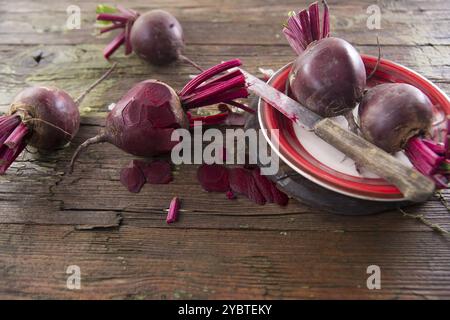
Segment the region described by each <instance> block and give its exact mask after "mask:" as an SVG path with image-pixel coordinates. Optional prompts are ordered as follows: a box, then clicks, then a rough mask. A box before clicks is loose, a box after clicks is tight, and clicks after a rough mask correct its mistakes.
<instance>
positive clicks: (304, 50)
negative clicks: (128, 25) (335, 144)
mask: <svg viewBox="0 0 450 320" xmlns="http://www.w3.org/2000/svg"><path fill="white" fill-rule="evenodd" d="M323 4H324V12H323V18H322V28H321V22H320V15H319V5H318V3H317V2H314V3H312V4H311V5H310V6H309V8H308V9H304V10H302V11H300V12H299V13H295V12H291V13H290V14H289V19H288V21H287V23H286V25H285V28H284V29H283V33H284V34H285V36H286V39H287V40H288V42H289V44H290V45H291V47H292V49H293V50H294V51H295V52H296V53H297V54H298V57H297V59H296V60H295V61H294V63H293V65H292V69H291V72H290V75H289V85H290V89H291V93H292V95H293V96H294V98H295V99H296V100H297V101H299V102H300V103H301V104H302V105H304V106H306V107H307V108H309V109H311V110H312V111H314V112H316V113H317V114H319V115H321V116H322V117H335V116H339V115H343V116H345V117H346V118H347V121H348V122H349V128H350V129H351V130H352V131H354V132H357V126H356V123H355V120H354V117H353V114H352V110H353V109H354V108H355V107H356V105H357V103H358V102H359V101H360V100H361V98H362V96H363V92H364V89H365V86H366V70H365V67H364V63H363V61H362V58H361V56H360V55H359V53H358V52H357V51H356V49H355V48H354V47H353V46H352V45H351V44H350V43H348V42H347V41H345V40H343V39H339V38H333V37H330V17H329V11H328V5H327V3H326V1H323Z"/></svg>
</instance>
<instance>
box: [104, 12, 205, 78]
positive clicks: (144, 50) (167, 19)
mask: <svg viewBox="0 0 450 320" xmlns="http://www.w3.org/2000/svg"><path fill="white" fill-rule="evenodd" d="M105 8H107V10H106V11H113V12H114V13H113V14H111V13H103V12H104V11H105V10H104V9H105ZM117 11H119V12H117ZM97 12H98V13H99V14H98V15H97V20H98V21H102V22H105V21H106V22H110V23H111V25H109V26H107V27H105V28H103V29H102V30H101V31H100V32H101V33H105V32H109V31H112V30H116V29H123V30H122V31H121V32H120V33H119V34H118V35H117V36H116V37H115V38H114V40H113V41H112V42H111V43H110V44H109V45H108V46H107V47H106V48H105V50H104V52H103V55H104V57H105V58H106V59H109V57H110V56H111V55H112V54H113V53H114V52H115V51H116V50H117V49H118V48H119V47H120V46H121V45H122V44H124V45H125V54H126V55H128V54H130V53H131V52H133V51H134V52H135V53H136V54H137V55H138V56H139V57H140V58H142V59H144V60H146V61H148V62H149V63H151V64H154V65H166V64H169V63H172V62H174V61H176V60H182V61H184V62H187V63H189V64H191V65H192V66H194V67H195V68H197V69H199V70H201V68H200V67H199V66H198V65H197V64H195V63H194V62H193V61H191V60H190V59H188V58H187V57H185V56H184V55H183V54H182V50H183V48H184V36H183V29H182V27H181V25H180V23H179V22H178V20H177V19H176V18H175V17H174V16H173V15H171V14H170V13H169V12H167V11H163V10H151V11H149V12H146V13H144V14H142V15H141V14H139V13H137V12H136V11H134V10H131V9H125V8H123V7H122V6H120V5H119V6H117V8H110V7H105V6H99V7H97Z"/></svg>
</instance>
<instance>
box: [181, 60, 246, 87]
mask: <svg viewBox="0 0 450 320" xmlns="http://www.w3.org/2000/svg"><path fill="white" fill-rule="evenodd" d="M240 65H241V61H240V60H239V59H233V60H229V61H225V62H222V63H221V64H218V65H216V66H213V67H211V68H209V69H207V70H205V71H203V72H202V73H200V74H199V75H198V76H196V77H195V78H194V79H192V80H191V81H189V82H188V83H187V84H186V85H185V86H184V88H183V89H182V90H181V92H180V96H187V95H189V94H191V93H192V92H193V91H194V90H195V89H196V88H197V87H198V86H199V85H201V84H202V83H203V82H205V81H206V80H208V79H211V78H212V77H214V76H215V75H217V74H219V73H222V72H224V71H226V70H229V69H231V68H234V67H239V66H240Z"/></svg>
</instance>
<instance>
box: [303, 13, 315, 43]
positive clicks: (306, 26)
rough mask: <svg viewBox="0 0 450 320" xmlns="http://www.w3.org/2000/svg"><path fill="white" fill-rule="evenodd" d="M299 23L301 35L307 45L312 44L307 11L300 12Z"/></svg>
mask: <svg viewBox="0 0 450 320" xmlns="http://www.w3.org/2000/svg"><path fill="white" fill-rule="evenodd" d="M300 23H301V24H302V29H303V35H304V36H305V38H306V41H307V43H308V44H309V43H311V42H313V38H312V34H311V25H310V22H309V15H308V11H306V9H305V10H302V11H300Z"/></svg>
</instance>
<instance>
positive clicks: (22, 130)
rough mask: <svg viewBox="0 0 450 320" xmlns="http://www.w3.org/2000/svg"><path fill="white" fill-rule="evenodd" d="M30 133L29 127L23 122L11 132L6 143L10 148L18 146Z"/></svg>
mask: <svg viewBox="0 0 450 320" xmlns="http://www.w3.org/2000/svg"><path fill="white" fill-rule="evenodd" d="M27 133H28V127H27V126H26V124H25V123H23V122H21V123H19V125H18V126H17V127H16V128H15V129H14V130H13V132H11V134H10V135H9V137H8V138H7V139H6V140H5V142H4V144H5V145H6V146H8V148H10V149H14V148H16V147H17V146H18V145H19V144H20V143H21V142H22V140H23V139H24V137H25V136H26V135H27Z"/></svg>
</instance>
